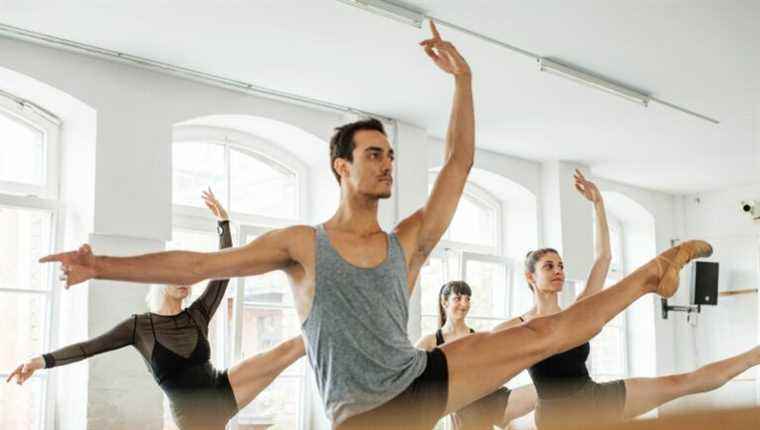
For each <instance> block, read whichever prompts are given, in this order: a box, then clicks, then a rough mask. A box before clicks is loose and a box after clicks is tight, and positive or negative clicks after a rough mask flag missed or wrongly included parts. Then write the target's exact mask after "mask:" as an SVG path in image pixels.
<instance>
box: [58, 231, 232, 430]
mask: <svg viewBox="0 0 760 430" xmlns="http://www.w3.org/2000/svg"><path fill="white" fill-rule="evenodd" d="M219 232H220V239H219V247H220V248H229V247H231V246H232V237H231V235H230V227H229V222H226V221H224V222H220V223H219ZM228 283H229V280H228V279H224V280H214V281H211V282H209V283H208V285H207V286H206V290H205V291H204V292H203V294H202V295H201V296H200V297H199V298H198V299H196V300H195V301H194V302H193V303H192V304H191V305H190V306H189V307H188V308H187V309H184V310H183V311H182V312H180V313H179V314H177V315H170V316H166V315H158V314H154V313H150V312H148V313H144V314H140V315H133V316H132V317H131V318H129V319H127V320H125V321H123V322H122V323H120V324H119V325H117V326H116V327H114V328H113V329H111V331H109V332H107V333H105V334H103V335H101V336H98V337H96V338H93V339H90V340H88V341H85V342H81V343H77V344H74V345H69V346H67V347H64V348H61V349H59V350H56V351H53V352H50V353H48V354H45V355H43V358H44V359H45V368H51V367H56V366H61V365H64V364H69V363H73V362H76V361H79V360H83V359H85V358H88V357H92V356H93V355H97V354H102V353H104V352H108V351H113V350H115V349H119V348H123V347H125V346H128V345H132V346H133V347H135V349H137V351H138V352H139V353H140V355H142V357H143V359H145V362H146V364H147V365H148V368H149V369H150V372H151V374H152V375H153V378H154V379H155V380H156V382H157V383H158V385H159V386H160V387H161V389H162V390H163V391H164V393H166V396H167V397H168V398H169V400H170V404H171V409H172V414H173V415H174V418H175V421H176V423H177V425H178V426H179V428H180V429H182V430H187V429H220V430H221V429H224V427H225V426H226V424H227V421H229V419H230V418H231V417H232V416H233V415H235V414H236V413H237V403H236V401H235V396H234V394H233V393H232V388H231V387H230V384H229V379H228V378H227V371H222V372H220V371H218V370H216V369H214V367H213V366H212V365H211V362H210V358H211V347H210V345H209V343H208V338H207V337H208V326H209V323H210V322H211V319H212V317H213V316H214V313H215V312H216V310H217V308H218V307H219V304H220V302H221V301H222V298H223V297H224V293H225V291H226V289H227V284H228Z"/></svg>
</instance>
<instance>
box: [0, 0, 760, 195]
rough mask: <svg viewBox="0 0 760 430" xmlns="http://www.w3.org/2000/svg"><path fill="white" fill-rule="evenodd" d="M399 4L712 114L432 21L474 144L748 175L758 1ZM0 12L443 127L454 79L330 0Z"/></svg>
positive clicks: (669, 179) (754, 167) (7, 8)
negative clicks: (646, 97) (556, 69)
mask: <svg viewBox="0 0 760 430" xmlns="http://www.w3.org/2000/svg"><path fill="white" fill-rule="evenodd" d="M407 3H409V4H413V5H415V6H417V7H419V8H420V9H422V10H425V11H426V12H428V13H429V14H430V15H432V16H437V17H439V18H441V19H444V20H447V21H451V22H454V23H457V24H459V25H461V26H464V27H467V28H470V29H472V30H475V31H477V32H479V33H482V34H486V35H489V36H491V37H494V38H496V39H499V40H502V41H504V42H506V43H510V44H512V45H516V46H518V47H521V48H523V49H526V50H528V51H532V52H535V53H537V54H540V55H543V56H552V57H556V58H558V59H561V60H564V61H566V62H570V63H572V64H575V65H578V66H580V67H583V68H585V69H589V70H592V71H594V72H596V73H599V74H602V75H604V76H607V77H610V78H612V79H614V80H617V81H619V82H622V83H625V84H627V85H630V86H633V87H636V88H640V89H642V90H644V91H646V92H650V93H651V94H653V95H654V96H656V97H658V98H661V99H664V100H667V101H669V102H672V103H675V104H678V105H681V106H684V107H686V108H689V109H691V110H694V111H697V112H700V113H702V114H705V115H708V116H711V117H714V118H718V119H719V120H721V124H720V125H717V126H716V125H712V124H710V123H707V122H704V121H702V120H699V119H696V118H694V117H691V116H687V115H685V114H683V113H680V112H677V111H674V110H671V109H668V108H664V107H662V106H658V105H650V107H648V108H642V107H641V106H638V105H635V104H633V103H630V102H628V101H625V100H622V99H619V98H617V97H614V96H611V95H608V94H605V93H601V92H597V91H594V90H591V89H589V88H586V87H583V86H579V85H577V84H575V83H573V82H570V81H566V80H563V79H561V78H558V77H555V76H552V75H547V74H543V73H540V72H538V71H537V66H536V64H535V62H534V61H533V60H531V59H529V58H527V57H523V56H520V55H518V54H514V53H512V52H509V51H505V50H504V49H501V48H498V47H495V46H493V45H489V44H487V43H485V42H483V41H481V40H478V39H474V38H472V37H470V36H467V35H464V34H460V33H457V32H455V31H452V30H448V31H447V30H446V29H443V35H444V37H445V38H448V39H450V40H451V41H453V42H454V43H455V44H456V45H457V46H458V48H459V50H460V51H461V52H462V53H463V54H464V55H465V56H466V58H467V59H468V60H469V62H470V64H471V66H472V68H473V71H474V76H475V86H476V88H475V91H476V93H475V96H476V110H477V121H478V146H480V147H483V148H487V149H490V150H493V151H498V152H501V153H504V154H509V155H515V156H519V157H524V158H528V159H538V160H544V159H564V160H572V161H580V162H584V163H587V164H589V165H590V166H591V167H592V171H593V172H594V173H595V174H597V175H599V176H602V177H605V178H608V179H612V180H617V181H621V182H625V183H630V184H633V185H638V186H642V187H646V188H651V189H658V190H663V191H671V192H695V191H703V190H712V189H720V188H723V187H728V186H732V185H738V184H747V183H751V182H756V181H758V180H759V179H760V177H759V176H758V167H760V137H758V136H757V133H758V132H754V131H753V130H754V129H756V128H758V129H760V114H758V113H757V111H758V109H759V108H758V107H759V106H760V24H758V23H760V2H757V1H754V0H746V1H722V0H712V1H709V0H628V1H622V0H618V1H609V0H598V1H593V0H573V1H572V2H569V1H566V0H555V1H549V0H534V1H530V2H526V1H518V0H508V1H506V0H501V1H499V2H496V1H485V0H467V1H462V0H435V1H433V0H416V1H408V2H407ZM0 22H2V23H4V24H9V25H13V26H17V27H22V28H25V29H29V30H33V31H38V32H44V33H48V34H52V35H56V36H59V37H64V38H68V39H72V40H75V41H79V42H83V43H88V44H93V45H97V46H100V47H104V48H109V49H113V50H118V51H122V52H126V53H130V54H133V55H138V56H143V57H148V58H151V59H155V60H159V61H164V62H168V63H172V64H175V65H179V66H185V67H190V68H193V69H197V70H201V71H204V72H208V73H214V74H218V75H223V76H226V77H230V78H235V79H240V80H244V81H248V82H252V83H255V84H258V85H262V86H265V87H269V88H273V89H277V90H281V91H287V92H292V93H298V94H302V95H305V96H309V97H313V98H318V99H323V100H327V101H330V102H333V103H338V104H343V105H349V106H354V107H357V108H360V109H363V110H367V111H372V112H377V113H380V114H383V115H386V116H390V117H394V118H398V119H401V120H403V121H407V122H410V123H413V124H417V125H419V126H422V127H425V128H427V129H428V130H429V131H430V133H431V134H433V135H436V136H443V135H445V128H446V123H447V121H448V114H449V108H450V100H451V89H452V86H451V83H450V79H449V78H448V77H447V76H445V75H443V74H442V73H441V72H439V71H438V70H437V69H436V68H435V67H434V66H433V65H432V64H431V63H430V61H429V60H428V59H427V57H426V56H425V55H424V53H423V52H422V50H421V49H420V48H419V46H418V45H417V42H418V41H419V40H421V39H423V38H426V37H427V33H426V32H425V31H422V30H418V29H415V28H413V27H409V26H406V25H403V24H400V23H397V22H395V21H392V20H389V19H386V18H383V17H379V16H375V15H372V14H369V13H367V12H365V11H362V10H360V9H357V8H353V7H351V6H347V5H345V4H343V3H340V2H338V1H336V0H257V1H253V2H252V1H244V0H235V1H216V2H209V1H201V0H183V1H179V0H175V1H166V0H163V1H157V0H151V1H147V0H132V1H130V2H110V1H98V2H93V1H89V2H77V1H71V0H63V1H57V2H49V1H39V0H0ZM1 58H2V57H0V62H1V61H2V60H1ZM753 133H754V135H753Z"/></svg>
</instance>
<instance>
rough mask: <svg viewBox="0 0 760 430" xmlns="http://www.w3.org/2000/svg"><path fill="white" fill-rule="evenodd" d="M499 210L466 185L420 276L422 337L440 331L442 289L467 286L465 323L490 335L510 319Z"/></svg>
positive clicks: (488, 197)
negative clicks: (460, 284) (468, 300)
mask: <svg viewBox="0 0 760 430" xmlns="http://www.w3.org/2000/svg"><path fill="white" fill-rule="evenodd" d="M501 223H502V210H501V204H500V202H499V201H498V200H497V199H495V198H494V197H493V196H491V195H490V194H489V193H488V192H487V191H485V190H484V189H482V188H480V187H478V186H477V185H475V184H472V183H468V184H467V187H466V188H465V192H464V194H463V195H462V199H461V200H460V202H459V206H458V207H457V212H456V214H455V215H454V218H453V220H452V222H451V225H449V228H448V230H447V231H446V233H445V234H444V236H443V238H442V240H441V242H440V243H439V244H438V246H437V247H436V249H435V250H434V251H433V253H432V255H431V256H430V258H429V259H428V262H427V264H426V265H425V266H424V267H423V268H422V272H421V273H420V284H421V289H422V332H423V333H431V332H433V331H435V330H436V329H437V328H438V292H439V291H440V288H441V285H443V284H444V283H446V282H449V281H453V280H465V281H466V282H467V283H468V284H469V285H470V287H471V288H472V301H471V308H470V313H469V316H468V319H467V320H468V323H469V324H470V325H471V326H472V328H474V329H475V330H489V329H490V328H492V327H493V326H495V325H496V324H498V323H499V322H501V321H504V320H505V319H507V318H508V316H509V312H510V308H509V304H510V300H509V299H510V297H509V291H510V288H509V286H510V285H509V284H510V283H511V282H510V277H509V276H508V275H509V273H510V261H509V259H507V258H505V257H503V256H502V252H501V232H502V229H501Z"/></svg>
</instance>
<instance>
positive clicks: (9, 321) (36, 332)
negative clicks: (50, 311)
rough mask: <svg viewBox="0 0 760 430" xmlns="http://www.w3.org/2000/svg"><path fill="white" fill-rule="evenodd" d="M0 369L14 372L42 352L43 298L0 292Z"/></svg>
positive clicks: (43, 339)
mask: <svg viewBox="0 0 760 430" xmlns="http://www.w3.org/2000/svg"><path fill="white" fill-rule="evenodd" d="M0 315H2V316H3V330H2V331H0V345H3V347H2V348H0V369H15V368H16V366H18V365H19V364H21V363H23V362H24V361H25V360H27V359H29V358H30V357H34V356H36V355H40V354H41V353H42V352H44V351H43V349H42V348H43V346H44V341H45V318H46V317H47V295H44V294H31V293H9V292H2V291H0Z"/></svg>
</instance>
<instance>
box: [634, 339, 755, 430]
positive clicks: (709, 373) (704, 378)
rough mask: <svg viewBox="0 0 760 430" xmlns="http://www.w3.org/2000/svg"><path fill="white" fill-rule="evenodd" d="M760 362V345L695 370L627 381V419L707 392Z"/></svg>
mask: <svg viewBox="0 0 760 430" xmlns="http://www.w3.org/2000/svg"><path fill="white" fill-rule="evenodd" d="M758 364H760V347H755V348H753V349H751V350H749V351H747V352H745V353H743V354H739V355H737V356H734V357H731V358H728V359H725V360H721V361H717V362H715V363H711V364H708V365H706V366H704V367H700V368H699V369H697V370H695V371H693V372H691V373H682V374H679V375H670V376H662V377H659V378H631V379H626V380H625V391H626V396H625V409H624V412H623V414H624V416H625V418H635V417H637V416H639V415H641V414H644V413H646V412H649V411H650V410H652V409H654V408H657V407H659V406H662V405H663V404H665V403H667V402H669V401H671V400H674V399H677V398H679V397H683V396H686V395H689V394H696V393H704V392H707V391H712V390H715V389H717V388H720V387H721V386H723V385H724V384H725V383H726V382H728V381H730V380H731V379H732V378H734V377H736V376H737V375H739V374H740V373H742V372H744V371H745V370H747V369H749V368H751V367H754V366H756V365H758Z"/></svg>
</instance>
